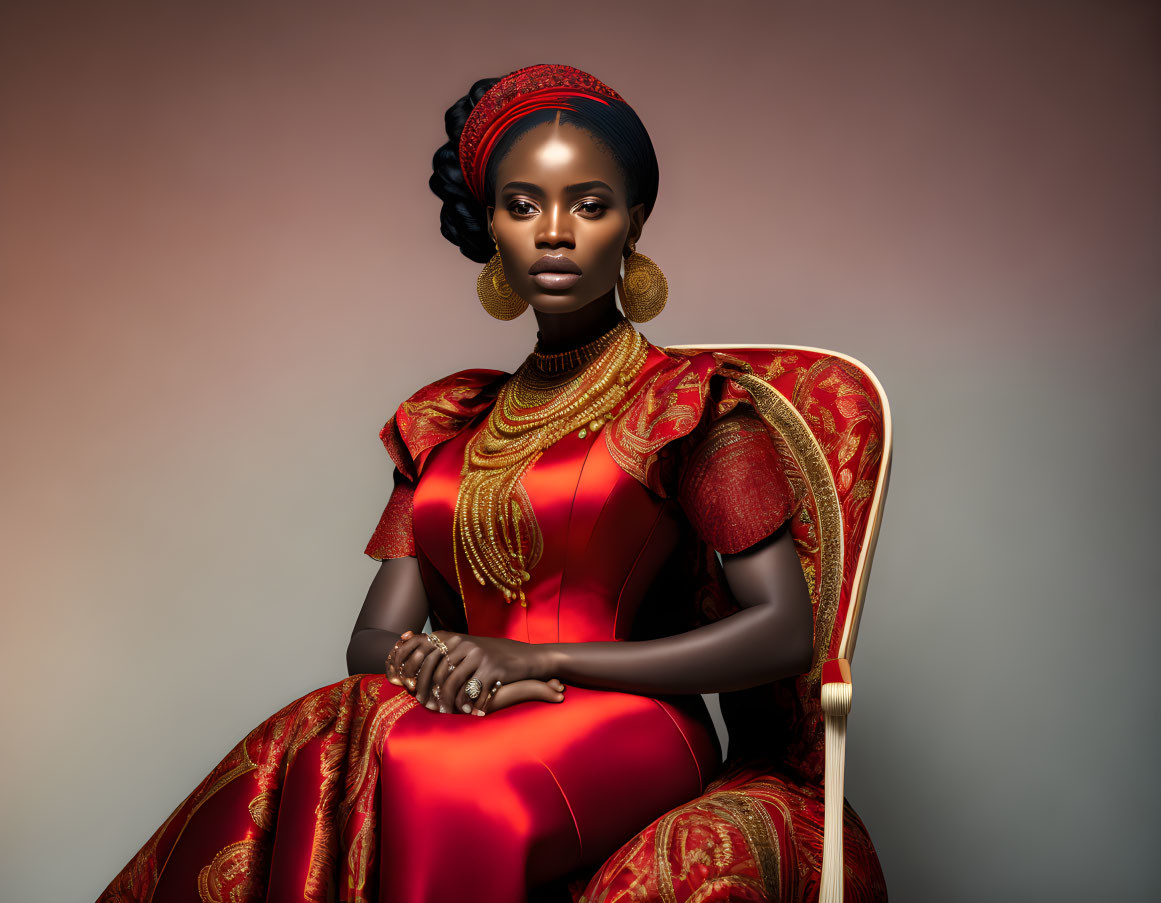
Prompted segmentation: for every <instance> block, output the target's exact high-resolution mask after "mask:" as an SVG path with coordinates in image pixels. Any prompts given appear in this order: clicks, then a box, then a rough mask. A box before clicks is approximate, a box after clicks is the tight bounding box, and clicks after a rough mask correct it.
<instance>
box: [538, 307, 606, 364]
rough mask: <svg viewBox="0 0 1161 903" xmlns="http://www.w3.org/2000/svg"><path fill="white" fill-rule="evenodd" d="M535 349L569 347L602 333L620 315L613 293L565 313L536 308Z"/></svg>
mask: <svg viewBox="0 0 1161 903" xmlns="http://www.w3.org/2000/svg"><path fill="white" fill-rule="evenodd" d="M535 313H536V323H537V326H538V327H539V329H538V331H537V333H536V340H537V344H536V349H537V350H538V351H540V352H541V353H543V354H555V353H557V352H560V351H570V350H572V349H573V348H579V347H580V346H581V345H584V344H586V343H588V342H591V341H593V340H594V339H596V338H599V337H600V336H602V335H604V334H605V333H606V332H608V331H609V330H610V329H612V328H613V327H614V326H616V325H617V324H618V323H619V322H620V321H621V320H622V319H624V317H623V315H622V314H621V312H620V311H619V310H617V305H616V302H615V301H614V298H613V293H612V292H609V293H608V295H605V296H602V297H600V298H597V299H596V300H595V301H593V302H591V303H589V304H586V305H585V306H584V307H582V308H581V309H580V310H574V311H570V312H569V313H566V314H546V313H541V312H540V311H536V312H535Z"/></svg>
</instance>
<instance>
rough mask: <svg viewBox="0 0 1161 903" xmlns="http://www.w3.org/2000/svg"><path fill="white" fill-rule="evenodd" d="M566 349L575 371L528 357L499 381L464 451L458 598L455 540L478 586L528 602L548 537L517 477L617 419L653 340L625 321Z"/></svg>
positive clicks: (455, 537)
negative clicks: (561, 445) (571, 439)
mask: <svg viewBox="0 0 1161 903" xmlns="http://www.w3.org/2000/svg"><path fill="white" fill-rule="evenodd" d="M561 354H564V355H568V354H571V355H574V357H575V360H577V361H579V362H581V367H580V369H579V371H577V372H576V373H571V374H570V373H569V372H568V371H565V372H564V373H563V375H561V373H560V371H558V370H556V369H555V368H556V367H557V364H558V363H559V361H557V360H553V361H551V362H550V363H549V364H548V365H547V369H548V370H549V372H547V373H546V372H545V369H546V368H545V362H544V359H545V358H546V357H547V358H556V357H557V356H556V355H542V354H541V353H540V352H533V353H532V354H530V355H529V356H528V357H527V359H525V361H524V363H523V364H521V365H520V368H519V369H518V370H517V371H516V373H515V374H513V376H512V378H511V379H509V380H508V381H507V382H506V383H504V385H503V386H501V387H500V391H499V393H498V394H497V396H496V401H495V403H494V404H493V406H492V409H491V411H490V412H489V414H488V419H487V421H486V423H485V424H484V428H483V429H482V430H480V431H479V432H478V433H476V435H475V436H473V437H472V438H471V439H470V440H469V441H468V444H467V447H466V448H465V449H464V464H463V467H462V469H461V470H460V475H461V477H462V479H461V480H460V487H459V493H458V495H457V496H456V507H455V515H454V520H453V524H452V543H453V557H454V558H455V567H456V580H457V581H459V586H460V597H461V598H463V582H462V581H460V567H459V557H458V556H457V555H455V554H454V551H455V549H457V548H459V547H462V548H463V551H464V558H465V559H466V560H467V562H468V565H469V567H470V568H471V569H472V574H473V575H474V576H475V578H476V582H477V583H479V584H480V585H481V586H485V585H487V584H489V583H490V584H491V585H493V586H495V587H496V588H497V589H499V590H500V592H501V593H502V594H503V596H504V599H505V600H506V601H507V602H509V603H511V602H512V601H513V600H516V599H519V600H520V604H521V605H524V606H527V604H528V602H527V600H526V599H525V597H524V591H523V589H521V585H522V584H524V583H527V582H528V580H529V579H530V576H531V575H530V574H529V573H528V569H529V568H531V567H534V566H535V565H536V563H537V562H538V561H539V560H540V556H541V553H542V552H543V536H542V534H541V531H540V525H539V524H538V523H537V520H536V514H535V513H534V512H533V510H532V503H531V502H530V501H529V498H528V493H527V492H526V491H525V489H524V486H523V484H522V483H521V482H520V478H521V477H522V476H523V475H524V472H525V471H527V470H528V469H529V468H530V467H532V465H533V464H535V463H536V461H537V460H538V459H539V458H540V456H541V455H542V454H543V453H544V451H545V449H547V448H549V447H550V446H551V445H553V443H555V442H557V441H558V440H560V439H562V438H563V437H564V436H567V435H568V434H569V433H571V432H572V431H573V430H577V436H578V437H579V438H582V439H583V438H584V437H585V436H586V435H587V434H588V432H589V431H592V432H597V431H598V430H600V429H601V427H602V426H603V425H604V424H605V423H607V422H608V421H609V420H612V419H613V417H614V416H615V413H614V412H615V410H616V408H617V406H618V404H619V403H620V402H621V401H622V400H623V399H624V397H625V393H626V392H627V391H628V389H629V385H630V384H631V383H632V382H633V379H634V378H635V377H636V376H637V374H638V373H639V372H640V370H641V367H642V365H643V364H644V363H645V359H646V357H647V355H648V342H647V341H646V340H645V337H644V336H642V335H641V334H640V333H639V332H637V330H636V329H634V328H633V327H632V326H631V325H630V324H629V321H628V320H625V319H623V318H622V319H621V320H620V321H618V323H617V325H616V326H614V327H613V328H612V329H610V330H609V331H608V332H606V333H605V334H603V335H601V336H599V337H598V338H596V339H594V340H593V341H592V342H589V343H588V344H587V345H584V346H581V348H577V349H574V350H573V351H571V352H562V353H561ZM578 427H579V429H578Z"/></svg>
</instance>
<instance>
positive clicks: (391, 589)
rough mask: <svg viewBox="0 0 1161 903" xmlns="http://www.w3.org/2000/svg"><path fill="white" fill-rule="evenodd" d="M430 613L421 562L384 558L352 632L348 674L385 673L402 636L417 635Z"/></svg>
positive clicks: (348, 648) (348, 647)
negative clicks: (387, 660) (385, 668)
mask: <svg viewBox="0 0 1161 903" xmlns="http://www.w3.org/2000/svg"><path fill="white" fill-rule="evenodd" d="M427 614H428V603H427V594H426V593H425V592H424V590H423V581H422V579H421V578H420V576H419V561H418V560H417V559H415V558H412V557H410V556H407V557H405V558H384V559H383V562H382V564H380V565H379V571H378V572H377V573H376V574H375V579H374V580H372V581H371V586H370V588H369V589H368V590H367V598H366V599H365V600H364V601H363V607H362V609H361V610H360V611H359V617H358V618H357V619H356V620H355V627H354V629H353V630H352V631H351V641H350V642H349V643H348V644H347V673H348V674H382V673H383V672H384V667H385V666H384V661H385V659H386V658H387V654H388V653H389V652H390V651H391V647H392V646H393V645H394V644H395V641H396V640H398V639H399V635H400V634H401V633H403V632H405V631H407V630H412V631H415V632H416V633H418V632H419V631H420V630H422V629H423V625H424V623H425V622H426V621H427Z"/></svg>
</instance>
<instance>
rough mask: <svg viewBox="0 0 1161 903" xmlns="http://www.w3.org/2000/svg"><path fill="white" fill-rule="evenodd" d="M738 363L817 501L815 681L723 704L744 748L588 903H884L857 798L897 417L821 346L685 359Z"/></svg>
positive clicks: (585, 901)
mask: <svg viewBox="0 0 1161 903" xmlns="http://www.w3.org/2000/svg"><path fill="white" fill-rule="evenodd" d="M669 350H671V351H677V352H684V353H692V352H697V351H706V350H712V351H715V352H721V353H723V354H725V355H728V356H729V357H731V358H735V359H737V360H738V361H739V365H740V369H739V373H740V375H739V376H738V377H737V378H736V379H735V380H734V382H735V383H736V384H737V385H738V386H740V387H741V388H742V389H744V390H745V392H746V393H748V396H749V397H748V398H747V399H746V400H747V401H750V402H751V403H752V404H753V405H754V407H755V409H756V410H757V411H758V413H759V414H760V415H761V416H762V418H763V420H764V421H765V422H766V424H767V426H768V428H770V430H771V432H772V434H773V435H774V436H775V437H776V439H780V440H781V441H782V442H783V443H784V446H783V452H784V455H785V456H786V460H787V462H788V465H789V466H790V469H791V470H792V471H793V473H794V479H797V480H799V481H801V484H800V485H801V486H802V488H803V489H804V495H803V497H804V498H805V499H806V501H805V502H804V504H803V505H802V506H801V508H800V509H799V511H798V513H797V514H796V515H795V517H794V519H793V521H792V523H791V531H792V533H793V536H794V540H795V543H796V546H797V549H798V553H799V558H800V561H801V562H802V566H803V573H804V575H805V577H806V579H807V582H808V583H809V584H810V587H811V598H812V602H813V605H814V611H815V658H814V664H813V667H812V668H811V670H810V671H809V672H808V673H806V674H803V675H800V676H798V677H796V678H789V679H787V680H784V681H780V682H778V683H775V684H769V685H767V686H765V687H756V688H753V689H751V690H744V691H740V692H738V693H730V694H722V695H721V702H722V711H723V716H724V718H725V721H726V725H727V728H728V730H729V735H730V741H729V746H728V749H727V752H728V757H727V759H726V762H725V765H724V770H723V772H722V774H720V775H719V776H718V778H717V779H716V780H714V781H713V782H712V783H711V784H710V785H708V786H707V788H706V791H705V793H704V794H703V795H702V796H700V797H698V798H697V799H695V800H691V801H690V802H688V803H686V804H685V805H682V806H679V807H677V808H676V809H673V810H671V811H670V812H667V813H665V814H664V815H662V816H660V817H659V818H657V819H656V820H655V821H654V822H653V823H652V824H650V825H649V826H648V827H647V828H645V830H643V831H642V832H640V833H639V834H638V835H636V836H635V837H633V838H631V839H630V840H629V841H628V842H626V843H625V844H624V845H623V846H622V847H621V848H620V849H619V850H617V852H615V853H614V854H613V855H612V856H611V857H609V859H608V860H606V862H605V863H604V865H603V866H602V867H601V868H600V870H599V871H598V872H597V873H596V874H595V875H592V876H588V875H585V876H577V877H575V878H574V880H573V881H572V882H571V883H570V884H569V885H568V888H569V893H570V895H571V897H572V899H573V901H574V903H622V901H623V903H629V901H641V900H659V901H666V903H683V901H687V900H689V901H694V900H696V901H699V903H708V901H725V900H746V901H783V900H786V901H790V900H795V901H798V900H823V901H826V903H838V901H842V900H843V899H844V894H845V898H846V899H847V900H848V901H852V903H853V901H859V903H861V901H881V900H886V898H887V891H886V886H885V883H884V880H883V873H882V870H881V869H880V867H879V861H878V858H877V856H876V855H875V850H874V847H873V846H872V844H871V841H870V838H869V837H868V835H867V831H866V829H865V828H864V826H863V824H862V822H861V821H860V820H859V817H858V815H856V814H855V812H854V810H853V809H852V808H851V807H850V805H849V804H847V803H846V802H845V800H844V798H843V767H844V765H843V762H844V756H845V746H846V717H847V713H848V712H849V710H850V704H851V686H852V684H851V678H850V667H849V663H850V660H851V657H852V655H853V654H854V646H855V638H856V635H857V632H858V626H859V617H860V614H861V611H862V602H863V597H864V594H865V590H866V584H867V577H868V574H869V572H870V566H871V557H872V555H873V553H874V549H875V540H876V537H877V534H878V529H879V521H880V518H881V516H882V511H883V499H884V496H885V494H886V490H887V481H888V474H889V469H890V459H891V417H890V410H889V408H888V405H887V398H886V396H885V395H884V393H883V389H882V386H881V385H880V384H879V382H878V380H877V379H875V376H874V374H872V373H871V371H870V370H869V369H867V367H866V366H864V365H863V364H861V363H860V362H859V361H856V360H854V359H853V358H850V357H847V356H846V355H842V354H838V353H836V352H833V351H825V350H822V349H818V348H803V347H796V346H781V347H768V346H759V345H699V346H674V347H673V348H671V349H669Z"/></svg>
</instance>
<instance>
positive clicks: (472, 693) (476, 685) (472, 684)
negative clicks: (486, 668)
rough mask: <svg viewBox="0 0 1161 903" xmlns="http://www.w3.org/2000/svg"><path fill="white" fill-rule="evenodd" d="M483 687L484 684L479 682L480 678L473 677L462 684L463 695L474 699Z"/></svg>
mask: <svg viewBox="0 0 1161 903" xmlns="http://www.w3.org/2000/svg"><path fill="white" fill-rule="evenodd" d="M483 689H484V685H483V684H482V683H480V679H479V678H478V677H473V678H472V679H471V680H469V681H468V682H467V683H466V684H464V695H465V696H467V697H468V699H475V698H477V697H478V696H479V695H480V692H481V691H482V690H483Z"/></svg>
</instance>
